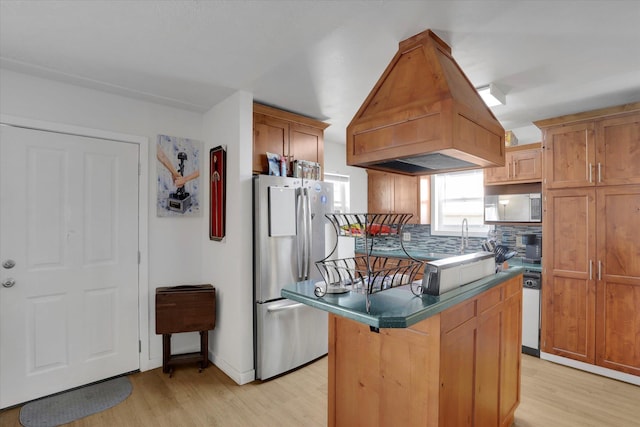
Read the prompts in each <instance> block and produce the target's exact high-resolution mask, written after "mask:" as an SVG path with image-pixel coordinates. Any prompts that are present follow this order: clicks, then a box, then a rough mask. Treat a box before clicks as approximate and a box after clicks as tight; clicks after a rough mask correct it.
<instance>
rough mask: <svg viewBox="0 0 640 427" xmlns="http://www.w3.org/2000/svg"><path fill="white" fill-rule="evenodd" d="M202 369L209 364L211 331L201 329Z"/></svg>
mask: <svg viewBox="0 0 640 427" xmlns="http://www.w3.org/2000/svg"><path fill="white" fill-rule="evenodd" d="M200 357H202V360H201V361H200V371H202V370H203V369H205V368H206V367H207V366H208V365H209V331H200Z"/></svg>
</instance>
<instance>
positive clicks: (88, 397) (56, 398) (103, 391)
mask: <svg viewBox="0 0 640 427" xmlns="http://www.w3.org/2000/svg"><path fill="white" fill-rule="evenodd" d="M131 389H132V386H131V382H130V381H129V378H127V377H118V378H114V379H112V380H108V381H103V382H99V383H96V384H91V385H88V386H85V387H80V388H77V389H74V390H70V391H66V392H64V393H60V394H56V395H53V396H49V397H45V398H42V399H38V400H34V401H33V402H29V403H27V404H26V405H24V406H23V407H22V408H21V409H20V424H22V425H23V426H25V427H53V426H59V425H60V424H66V423H70V422H71V421H74V420H77V419H80V418H83V417H86V416H88V415H92V414H95V413H97V412H100V411H104V410H105V409H109V408H111V407H112V406H115V405H117V404H118V403H120V402H122V401H123V400H125V399H126V398H127V397H128V396H129V395H130V394H131Z"/></svg>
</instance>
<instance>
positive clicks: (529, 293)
mask: <svg viewBox="0 0 640 427" xmlns="http://www.w3.org/2000/svg"><path fill="white" fill-rule="evenodd" d="M522 282H523V283H522V352H523V353H525V354H530V355H532V356H536V357H540V289H541V287H542V273H540V272H539V271H534V270H529V269H526V270H525V271H524V274H523V280H522Z"/></svg>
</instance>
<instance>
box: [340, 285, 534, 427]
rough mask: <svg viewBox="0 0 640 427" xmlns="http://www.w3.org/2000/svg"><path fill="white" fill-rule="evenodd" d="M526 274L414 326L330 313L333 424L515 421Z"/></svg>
mask: <svg viewBox="0 0 640 427" xmlns="http://www.w3.org/2000/svg"><path fill="white" fill-rule="evenodd" d="M521 307H522V276H517V277H515V278H512V279H509V280H508V281H506V282H504V283H503V284H501V285H498V286H496V287H494V288H492V289H490V290H488V291H486V292H484V293H482V294H480V295H478V296H476V297H473V298H471V299H469V300H467V301H464V302H462V303H460V304H458V305H456V306H454V307H452V308H450V309H448V310H445V311H443V312H442V313H440V314H436V315H434V316H432V317H429V318H427V319H425V320H423V321H421V322H419V323H417V324H415V325H413V326H411V327H409V328H404V329H402V328H400V329H380V330H379V331H378V332H376V331H371V330H370V328H369V326H367V325H365V324H362V323H359V322H356V321H353V320H349V319H346V318H344V317H341V316H337V315H334V314H330V315H329V417H328V425H329V426H338V427H341V426H367V427H375V426H396V425H397V426H406V427H411V426H483V427H490V426H509V425H511V424H512V422H513V417H514V412H515V409H516V407H517V406H518V403H519V402H520V357H521V353H520V351H521V322H522V313H521Z"/></svg>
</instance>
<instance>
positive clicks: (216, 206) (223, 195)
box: [209, 146, 227, 240]
mask: <svg viewBox="0 0 640 427" xmlns="http://www.w3.org/2000/svg"><path fill="white" fill-rule="evenodd" d="M209 178H210V179H209V192H210V198H209V199H210V209H209V239H211V240H222V239H223V238H224V233H225V228H224V225H225V211H226V205H227V204H226V199H227V191H226V187H227V184H226V183H227V152H226V151H225V149H224V148H223V147H222V146H218V147H215V148H212V149H211V150H210V151H209Z"/></svg>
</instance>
